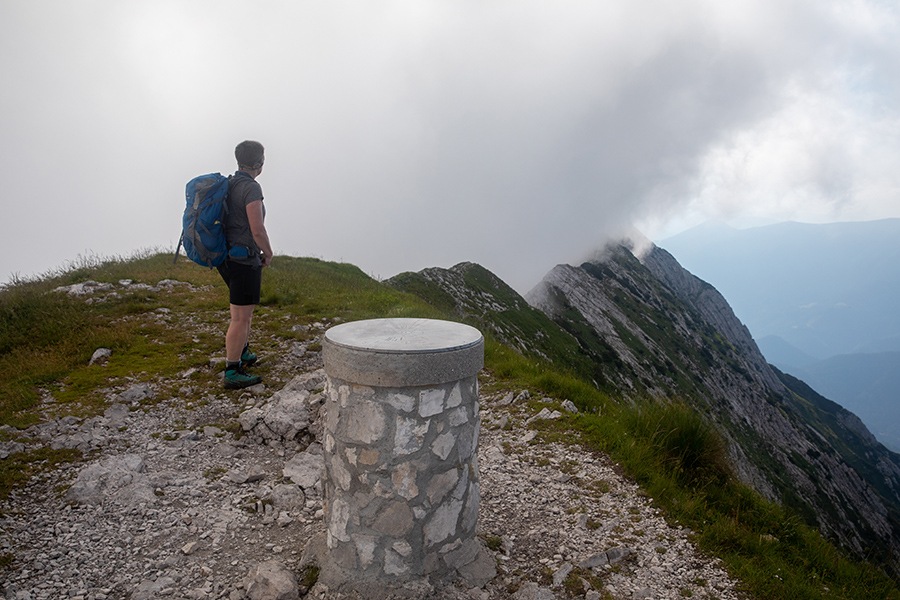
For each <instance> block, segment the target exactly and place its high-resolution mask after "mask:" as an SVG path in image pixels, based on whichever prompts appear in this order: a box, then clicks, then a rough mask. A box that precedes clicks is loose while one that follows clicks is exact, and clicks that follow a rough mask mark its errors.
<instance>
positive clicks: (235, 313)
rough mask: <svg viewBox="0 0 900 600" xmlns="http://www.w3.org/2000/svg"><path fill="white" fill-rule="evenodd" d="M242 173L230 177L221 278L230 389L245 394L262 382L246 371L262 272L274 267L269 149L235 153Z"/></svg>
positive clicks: (247, 145)
mask: <svg viewBox="0 0 900 600" xmlns="http://www.w3.org/2000/svg"><path fill="white" fill-rule="evenodd" d="M234 157H235V158H236V159H237V164H238V170H237V171H235V173H234V175H232V176H231V177H229V178H228V199H227V200H226V202H227V207H228V208H227V212H226V216H225V239H226V241H227V244H228V256H227V258H226V259H225V261H224V262H223V263H222V264H221V265H219V266H218V267H217V268H218V269H219V273H220V274H221V275H222V279H224V280H225V284H226V285H227V286H228V301H229V304H230V309H231V323H230V324H229V325H228V332H227V333H226V334H225V360H226V365H225V388H226V389H232V390H233V389H241V388H245V387H248V386H251V385H256V384H257V383H261V382H262V377H260V376H258V375H251V374H249V373H247V371H246V370H244V368H245V367H248V366H250V365H252V364H253V363H255V362H256V354H254V353H253V352H251V351H250V343H249V340H250V321H251V320H252V318H253V310H254V309H255V308H256V305H257V304H259V291H260V286H261V283H262V268H263V267H267V266H269V265H270V264H272V254H273V253H272V245H271V244H270V243H269V234H268V233H267V232H266V226H265V224H264V223H263V221H264V219H265V216H266V209H265V206H263V193H262V187H260V185H259V183H257V182H256V178H257V177H259V175H260V174H261V173H262V170H263V163H264V162H265V148H263V145H262V144H260V143H259V142H253V141H244V142H241V143H240V144H238V145H237V147H236V148H235V149H234Z"/></svg>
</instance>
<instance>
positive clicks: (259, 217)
mask: <svg viewBox="0 0 900 600" xmlns="http://www.w3.org/2000/svg"><path fill="white" fill-rule="evenodd" d="M247 220H248V221H250V233H252V234H253V241H254V242H256V245H257V246H258V247H259V249H260V250H261V251H262V254H263V255H262V266H264V267H267V266H269V265H270V264H272V256H273V255H274V253H273V252H272V244H270V243H269V234H268V232H267V231H266V225H265V223H264V222H263V210H262V200H255V201H253V202H251V203H250V204H248V205H247Z"/></svg>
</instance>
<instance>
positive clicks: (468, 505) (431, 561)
mask: <svg viewBox="0 0 900 600" xmlns="http://www.w3.org/2000/svg"><path fill="white" fill-rule="evenodd" d="M323 357H324V361H325V372H326V374H327V376H328V382H327V388H326V392H327V393H326V395H327V400H326V405H325V410H326V418H325V426H324V440H323V441H324V444H323V445H324V449H325V469H326V480H325V502H326V507H325V520H326V525H327V531H326V542H327V551H326V552H327V555H328V561H329V562H332V563H334V565H335V566H337V567H339V570H340V571H342V572H343V574H344V575H343V576H344V577H349V578H352V579H358V580H365V581H373V580H374V581H383V582H391V581H394V582H396V581H404V580H413V579H416V578H423V577H429V578H430V579H431V580H432V581H436V580H448V579H450V578H455V577H456V576H457V575H460V574H464V570H465V567H466V566H467V565H472V564H473V563H475V562H476V559H477V558H478V557H479V553H480V552H481V546H480V544H479V542H478V539H477V538H476V536H475V533H476V525H477V520H478V505H479V499H480V493H479V487H478V462H477V461H478V458H477V457H478V453H477V448H478V428H479V420H480V419H479V414H478V380H477V373H478V371H480V370H481V368H482V366H483V364H484V338H483V337H482V336H481V333H480V332H479V331H478V330H477V329H475V328H473V327H469V326H468V325H462V324H460V323H451V322H448V321H439V320H433V319H375V320H370V321H357V322H352V323H345V324H343V325H338V326H337V327H333V328H331V329H329V330H328V331H327V332H326V333H325V339H324V342H323ZM491 568H492V567H491Z"/></svg>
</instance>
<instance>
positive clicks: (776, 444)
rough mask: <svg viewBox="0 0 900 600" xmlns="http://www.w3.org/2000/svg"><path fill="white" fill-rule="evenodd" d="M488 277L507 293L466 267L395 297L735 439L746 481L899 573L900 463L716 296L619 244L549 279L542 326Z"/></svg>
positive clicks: (538, 290) (674, 268)
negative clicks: (562, 361)
mask: <svg viewBox="0 0 900 600" xmlns="http://www.w3.org/2000/svg"><path fill="white" fill-rule="evenodd" d="M475 272H477V273H478V277H477V278H476V277H473V273H475ZM491 278H493V280H496V281H497V282H499V280H497V279H496V277H495V276H493V275H491V274H489V273H488V272H487V271H485V270H484V269H483V268H481V267H478V266H477V265H470V264H464V265H458V266H457V267H454V268H453V269H451V270H444V269H428V270H426V271H422V272H420V273H418V274H404V276H402V277H401V280H403V283H404V285H401V286H400V287H404V289H407V290H410V289H411V287H416V286H418V287H419V288H420V290H421V289H423V288H424V287H427V288H428V289H430V294H431V295H432V297H433V296H434V295H436V294H438V293H440V294H443V296H442V297H443V299H444V302H445V304H446V305H450V306H455V307H456V308H457V312H458V313H459V314H461V315H465V316H468V317H471V318H474V319H475V320H477V321H479V324H480V325H481V326H483V327H486V328H487V329H488V330H490V331H492V332H493V333H495V334H496V335H497V336H498V337H500V338H501V339H504V341H509V340H510V338H512V339H513V341H514V344H513V345H515V346H516V347H517V348H519V349H520V350H521V351H523V352H526V353H529V354H533V355H540V356H543V357H545V358H549V359H550V360H554V361H555V360H558V359H559V358H558V356H560V353H561V352H562V351H561V350H560V349H561V348H565V352H567V353H568V356H569V357H570V359H569V360H571V361H572V362H571V363H567V366H568V365H570V364H589V366H588V367H586V368H583V369H581V372H582V373H585V374H586V375H587V376H588V377H592V378H593V381H594V382H595V383H596V384H597V385H598V386H599V387H603V388H604V389H606V390H608V391H609V390H612V393H613V395H615V396H618V397H621V398H622V399H623V400H628V399H630V398H638V397H647V396H650V397H654V398H657V399H659V400H660V401H667V400H669V399H678V400H681V401H685V402H689V403H691V404H692V405H694V406H695V407H696V408H697V410H699V411H700V412H701V413H703V414H705V415H707V416H708V417H709V418H710V419H711V420H712V421H713V422H714V423H715V424H716V425H717V428H718V429H719V431H720V432H721V433H722V435H723V436H724V437H725V438H726V439H727V440H728V442H729V448H730V453H731V458H732V461H733V464H734V467H735V471H736V473H737V475H738V476H739V477H740V478H741V479H742V480H743V481H744V482H746V483H748V484H749V485H751V486H752V487H754V488H755V489H757V490H758V491H759V492H760V493H761V494H763V495H764V496H766V497H768V498H770V499H772V500H775V501H778V502H782V503H784V504H787V505H789V506H792V507H793V508H795V509H796V510H798V511H799V512H800V514H803V515H804V516H805V517H806V518H807V520H808V521H810V523H811V524H813V525H815V526H817V527H818V528H819V529H820V530H821V531H822V532H823V533H824V534H825V535H826V536H829V537H832V538H834V539H836V540H837V541H838V542H839V543H840V544H842V545H843V546H845V547H846V548H848V549H851V550H852V551H854V552H856V553H857V554H858V555H860V556H864V555H867V554H871V553H872V552H875V553H877V554H878V555H880V556H881V557H882V558H883V559H884V560H885V561H886V562H889V563H892V564H893V565H894V566H895V569H896V568H897V567H898V566H900V457H898V456H897V455H896V454H893V453H891V452H889V451H887V450H886V449H885V448H884V447H882V446H881V445H880V444H878V443H877V442H876V441H875V440H874V438H872V436H871V434H870V433H869V432H868V431H867V430H866V429H865V426H863V424H862V423H861V422H860V421H859V419H857V418H856V417H855V416H854V415H852V414H851V413H849V412H848V411H846V410H843V409H842V408H841V407H839V406H837V405H836V404H834V403H831V402H829V401H828V400H826V399H824V398H821V397H817V395H816V394H815V393H814V392H812V390H809V388H807V387H806V386H804V385H803V384H802V382H797V381H796V380H792V379H790V378H788V377H787V376H784V375H782V374H781V373H779V372H777V371H776V370H774V369H773V368H772V367H770V366H769V365H768V364H767V363H766V361H765V359H764V358H763V356H762V355H761V353H760V352H759V350H758V348H757V346H756V343H755V342H754V340H753V339H752V337H751V336H750V333H749V331H748V330H747V328H746V327H745V326H744V325H743V324H742V323H741V322H740V321H739V320H738V319H737V318H736V317H735V316H734V313H733V311H732V310H731V308H730V307H729V305H728V303H727V301H726V300H725V299H724V298H723V297H722V295H721V294H719V293H718V292H717V291H716V290H715V288H713V287H712V286H710V285H709V284H707V283H705V282H703V281H701V280H700V279H698V278H697V277H694V276H693V275H691V274H690V273H689V272H687V271H686V270H684V269H683V268H682V267H681V266H680V265H679V264H678V262H677V261H676V260H675V259H674V258H673V257H672V256H671V255H669V254H668V253H667V252H666V251H664V250H662V249H660V248H656V247H650V249H649V250H648V251H647V252H645V253H643V254H642V255H641V257H640V259H639V258H637V257H636V256H635V255H634V254H633V253H632V252H631V251H630V249H629V247H627V246H625V245H613V246H610V247H608V248H607V249H606V250H605V251H604V252H602V253H600V254H598V255H597V256H596V257H595V258H594V259H593V260H591V261H589V262H586V263H584V264H582V265H580V266H578V267H575V266H570V265H559V266H557V267H555V268H554V269H553V270H552V271H550V272H549V273H548V274H547V275H546V277H545V278H544V279H543V281H541V283H540V284H539V285H538V286H536V287H535V288H534V289H533V290H532V291H531V292H529V293H528V294H527V296H526V299H527V301H528V303H529V304H530V305H531V306H532V307H534V308H536V309H539V310H540V312H541V313H542V316H543V315H545V316H546V317H547V318H546V319H545V320H543V321H541V319H540V318H539V317H536V316H535V315H534V314H533V313H530V312H528V310H527V309H525V310H523V308H522V302H521V299H520V297H519V296H518V294H515V292H513V291H512V290H510V289H509V288H508V286H506V285H505V284H502V282H499V283H497V284H496V285H494V286H493V287H492V286H485V285H484V284H483V282H485V281H491V280H492V279H491ZM478 282H481V283H478ZM394 283H397V284H399V283H401V282H399V281H398V282H394ZM414 283H415V285H413V284H414ZM500 284H502V285H500ZM526 314H527V315H529V317H528V318H529V319H531V321H530V323H531V325H530V326H529V327H527V328H523V327H521V323H522V322H523V320H524V315H526ZM515 324H519V327H518V329H517V328H516V327H514V326H513V325H515ZM566 340H570V341H566ZM571 340H574V344H572V343H571ZM578 361H580V362H578ZM898 570H900V569H898Z"/></svg>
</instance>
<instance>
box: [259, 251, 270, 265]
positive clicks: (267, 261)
mask: <svg viewBox="0 0 900 600" xmlns="http://www.w3.org/2000/svg"><path fill="white" fill-rule="evenodd" d="M260 261H262V266H264V267H268V266H269V265H271V264H272V255H271V254H265V253H263V254H261V255H260Z"/></svg>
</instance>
